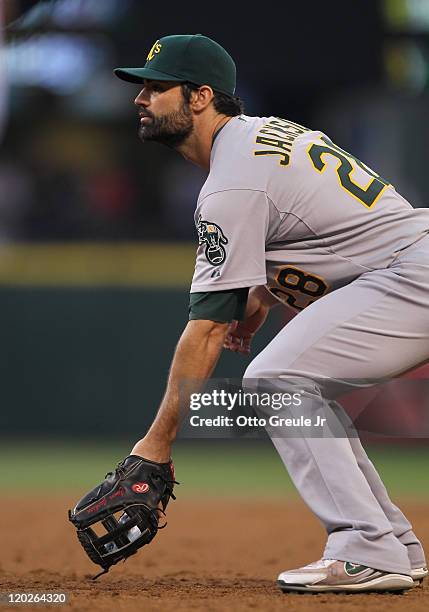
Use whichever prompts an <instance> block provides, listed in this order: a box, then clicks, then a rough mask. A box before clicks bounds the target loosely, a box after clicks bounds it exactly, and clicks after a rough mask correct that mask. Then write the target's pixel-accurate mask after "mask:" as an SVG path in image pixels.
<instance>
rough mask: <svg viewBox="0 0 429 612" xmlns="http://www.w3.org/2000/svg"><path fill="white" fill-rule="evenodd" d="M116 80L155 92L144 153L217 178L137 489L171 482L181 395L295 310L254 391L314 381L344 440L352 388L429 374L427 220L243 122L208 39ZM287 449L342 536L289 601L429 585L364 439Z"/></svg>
mask: <svg viewBox="0 0 429 612" xmlns="http://www.w3.org/2000/svg"><path fill="white" fill-rule="evenodd" d="M115 73H116V75H117V76H118V77H119V78H121V79H123V80H125V81H130V82H132V83H138V84H140V88H141V91H140V93H138V95H137V97H136V99H135V105H136V106H137V110H138V114H139V136H140V138H141V140H142V141H143V142H146V141H156V142H161V143H164V144H166V145H167V146H169V147H172V148H174V149H176V150H177V151H178V152H179V153H180V154H181V155H182V156H183V157H185V158H186V159H188V160H189V161H191V162H193V163H195V164H198V165H199V166H201V167H203V168H205V169H206V170H207V171H208V177H207V180H206V182H205V184H204V186H203V188H202V189H201V193H200V196H199V198H198V203H197V207H196V212H195V223H196V227H197V231H198V236H199V247H198V251H197V258H196V265H195V272H194V276H193V280H192V286H191V293H190V309H189V311H190V314H189V322H188V324H187V325H186V328H185V330H184V332H183V334H182V336H181V338H180V340H179V343H178V345H177V348H176V351H175V355H174V358H173V361H172V365H171V370H170V374H169V378H168V383H167V388H166V392H165V395H164V398H163V400H162V402H161V405H160V408H159V411H158V414H157V416H156V418H155V420H154V422H153V424H152V426H151V427H150V429H149V431H148V432H147V434H146V435H145V437H144V438H143V439H142V440H140V441H139V442H137V444H136V445H135V446H134V448H133V450H132V453H131V455H130V456H129V457H128V458H127V459H126V460H125V464H124V463H123V464H121V465H122V467H121V469H122V470H124V469H125V476H126V477H127V478H130V470H128V471H127V469H126V468H127V466H133V465H134V463H136V462H138V461H139V460H140V461H142V460H146V461H147V460H148V461H150V462H152V463H153V465H164V466H166V465H168V462H169V461H170V452H171V445H172V442H173V441H174V439H175V437H176V433H177V429H178V425H179V389H180V383H181V381H182V380H184V379H190V378H192V379H201V380H204V379H207V378H208V377H210V375H211V373H212V372H213V370H214V368H215V365H216V363H217V361H218V359H219V356H220V354H221V351H222V348H223V347H224V348H226V349H229V350H232V351H235V352H238V353H243V354H247V353H248V352H249V351H250V346H251V341H252V338H253V336H254V334H255V333H256V332H257V330H258V329H259V328H260V327H261V326H262V325H263V323H264V321H265V320H266V318H267V315H268V313H269V311H270V308H271V307H272V306H273V305H275V304H278V303H279V302H282V303H284V304H286V305H287V306H288V307H290V308H292V309H294V311H295V312H297V313H298V314H297V315H296V316H295V317H294V318H293V319H292V320H291V321H290V322H289V323H288V324H287V325H286V326H285V327H284V328H283V329H282V330H281V331H280V333H278V335H277V336H276V337H275V338H274V339H273V340H272V341H271V342H270V343H269V344H268V346H267V347H266V348H265V349H264V350H263V351H262V352H261V353H259V354H258V355H257V356H256V358H255V359H254V360H253V361H252V362H251V363H250V365H249V366H248V368H247V370H246V372H245V375H244V380H245V381H254V380H258V381H261V380H262V381H265V382H266V384H267V385H268V386H270V385H271V388H277V389H281V388H287V384H288V381H291V380H292V381H293V380H296V379H298V380H300V384H301V385H305V390H306V391H307V392H308V399H306V396H307V393H304V395H303V406H302V410H304V411H305V410H307V411H310V412H311V410H317V409H318V408H320V407H322V408H323V410H324V414H327V415H328V417H329V420H330V421H331V422H338V423H339V424H341V423H344V413H343V411H342V409H341V407H340V406H339V405H338V404H336V403H335V402H334V401H333V397H332V395H331V394H330V391H329V381H331V380H333V379H335V380H341V381H342V384H343V386H344V387H345V388H347V385H348V384H350V386H351V387H353V383H351V382H349V383H347V381H351V380H353V379H378V378H386V377H391V376H394V375H397V374H400V373H401V372H404V371H406V370H408V369H410V368H413V367H414V366H417V365H418V364H420V363H421V362H423V361H425V360H427V359H428V358H429V342H428V341H429V317H428V314H427V312H428V306H429V210H426V209H413V208H412V206H411V205H410V204H409V203H408V202H407V201H406V200H405V199H404V198H403V197H402V196H400V195H399V194H398V193H397V191H396V190H395V188H394V187H393V186H392V185H390V184H389V182H388V181H387V180H385V179H384V178H382V177H380V176H379V175H378V174H376V173H375V172H374V171H373V170H371V169H370V168H369V167H368V166H366V165H365V164H364V163H363V162H361V161H359V160H358V159H356V158H355V157H354V156H353V155H351V154H350V153H348V152H346V151H344V150H343V149H341V148H340V147H339V146H338V145H337V144H335V143H334V142H332V141H331V139H330V138H329V137H328V136H327V135H326V134H324V133H323V132H320V131H318V130H311V129H308V128H306V127H303V126H301V125H298V124H296V123H294V122H293V121H291V120H288V119H284V118H278V117H250V116H246V115H245V114H243V106H242V103H241V101H240V100H239V99H238V98H236V97H235V83H236V68H235V64H234V62H233V60H232V58H231V57H230V56H229V54H228V53H227V52H226V51H225V50H224V49H223V48H222V47H221V46H220V45H219V44H217V43H216V42H214V41H213V40H211V39H209V38H207V37H205V36H202V35H200V34H196V35H173V36H166V37H164V38H160V39H159V40H157V41H156V42H155V43H154V45H153V46H152V48H151V49H150V51H149V54H148V56H147V61H146V64H145V66H144V67H141V68H118V69H116V70H115ZM273 442H274V444H275V446H276V448H277V450H278V452H279V454H280V456H281V458H282V460H283V462H284V464H285V466H286V468H287V470H288V471H289V474H290V476H291V478H292V479H293V482H294V484H295V486H296V487H297V489H298V491H299V493H300V494H301V496H302V498H303V499H304V501H305V502H306V503H307V505H308V506H309V508H310V509H311V510H312V511H313V512H314V513H315V514H316V516H317V517H318V518H319V519H320V520H321V522H322V523H323V525H324V526H325V528H326V532H327V543H326V548H325V550H324V553H323V556H322V558H321V559H320V560H319V561H316V562H314V563H310V564H309V565H307V566H305V567H303V568H299V569H294V570H288V571H284V572H282V573H281V574H280V576H279V578H278V585H279V586H280V588H281V589H282V590H284V591H312V592H322V591H344V592H350V593H356V592H362V591H373V590H388V591H395V590H398V591H403V590H406V589H409V588H411V587H412V586H413V584H414V583H415V582H417V581H421V579H422V578H423V577H424V576H425V575H426V574H427V569H426V567H425V566H426V563H425V557H424V552H423V549H422V546H421V544H420V542H419V540H418V539H417V537H416V536H415V534H414V533H413V531H412V527H411V525H410V523H409V522H408V520H407V519H406V517H405V516H404V515H403V514H402V512H401V511H400V510H399V509H398V508H397V507H396V506H395V505H393V503H392V502H391V501H390V499H389V497H388V494H387V492H386V489H385V487H384V485H383V483H382V481H381V479H380V477H379V475H378V473H377V471H376V470H375V468H374V466H373V465H372V463H371V461H370V460H369V459H368V457H367V455H366V453H365V451H364V449H363V447H362V445H361V443H360V441H359V439H358V438H357V437H351V438H350V437H348V436H338V437H332V436H331V437H325V436H324V434H322V435H321V436H319V437H313V436H305V435H304V434H303V435H299V436H298V435H297V436H292V437H275V436H273ZM133 462H134V463H133ZM124 465H125V468H124ZM120 476H121V474H119V476H117V478H120ZM122 476H123V474H122ZM112 482H113V481H112ZM114 482H117V480H114ZM106 483H107V481H104V483H102V485H101V486H102V491H103V492H104V493H105V492H106V491H107V492H109V491H111V488H109V486H110V485H109V484H108V483H107V484H106ZM141 486H142V485H141ZM94 491H97V489H96V490H94ZM94 499H97V496H96V495H95V496H94V492H92V496H91V495H90V496H89V497H88V496H87V497H86V498H84V501H83V502H80V503H79V504H78V505H77V506H76V508H75V511H74V514H73V516H74V517H76V516H78V515H79V512H80V511H83V510H84V509H85V508H87V507H88V503H89V502H91V503H94ZM98 499H99V497H98ZM98 503H99V502H98ZM94 508H95V511H97V507H95V506H94V505H93V506H91V510H93V509H94ZM75 524H77V523H75ZM130 525H131V523H130ZM125 556H126V555H125Z"/></svg>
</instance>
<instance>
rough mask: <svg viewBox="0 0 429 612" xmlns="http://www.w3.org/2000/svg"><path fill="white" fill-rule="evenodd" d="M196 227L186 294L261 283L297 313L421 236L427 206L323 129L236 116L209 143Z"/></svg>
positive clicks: (426, 226) (427, 228) (427, 225)
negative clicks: (407, 196)
mask: <svg viewBox="0 0 429 612" xmlns="http://www.w3.org/2000/svg"><path fill="white" fill-rule="evenodd" d="M195 222H196V225H197V229H198V235H199V248H198V252H197V260H196V267H195V273H194V277H193V280H192V286H191V293H194V292H204V291H217V290H228V289H233V288H239V287H250V286H254V285H263V284H267V286H268V288H269V289H270V291H271V292H272V293H273V294H274V295H276V297H277V298H279V299H280V300H282V301H284V302H286V303H287V304H289V305H290V306H292V307H293V308H295V309H296V310H302V309H303V308H305V307H306V306H308V305H309V304H311V303H312V302H314V301H315V300H316V299H318V298H319V297H321V296H322V295H325V294H327V293H329V292H330V291H332V290H334V289H337V288H339V287H342V286H344V285H347V284H348V283H350V282H351V281H352V280H354V279H356V278H357V277H359V276H360V275H361V274H362V273H364V272H367V271H369V270H374V269H382V268H386V267H387V266H389V265H390V264H391V263H392V261H393V260H394V258H395V257H396V256H397V254H398V253H399V252H400V251H401V250H402V249H404V248H405V247H407V246H408V245H410V244H412V243H413V242H415V241H416V240H418V239H419V238H421V237H422V236H423V235H424V234H425V233H427V232H429V210H428V209H413V207H412V206H411V205H410V204H409V203H408V202H407V201H406V200H405V199H404V198H403V197H402V196H400V195H399V194H398V193H397V191H396V190H395V188H394V187H393V186H392V185H390V184H389V183H388V182H387V181H386V180H385V179H383V178H382V177H380V176H378V175H377V174H376V173H375V172H373V170H371V169H370V168H369V167H368V166H366V165H365V164H364V163H362V162H361V161H360V160H358V159H356V158H355V157H353V155H351V154H350V153H348V152H346V151H344V150H342V149H341V148H339V147H338V146H337V145H335V144H334V143H333V142H332V141H331V140H330V139H329V138H328V137H327V136H326V135H325V134H324V133H323V132H320V131H312V130H309V129H307V128H305V127H302V126H300V125H297V124H295V123H292V122H291V121H287V120H285V119H279V118H276V117H268V118H267V117H248V116H245V115H241V116H239V117H234V118H232V119H231V120H230V121H229V122H228V123H227V124H226V125H225V126H224V128H223V129H222V130H221V131H220V133H219V134H218V136H217V138H216V140H215V142H214V144H213V148H212V152H211V161H210V173H209V175H208V178H207V180H206V182H205V184H204V186H203V188H202V190H201V192H200V196H199V199H198V204H197V208H196V213H195Z"/></svg>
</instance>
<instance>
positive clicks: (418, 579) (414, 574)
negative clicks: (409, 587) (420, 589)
mask: <svg viewBox="0 0 429 612" xmlns="http://www.w3.org/2000/svg"><path fill="white" fill-rule="evenodd" d="M428 573H429V572H428V568H427V567H426V566H425V567H417V568H416V569H412V570H411V578H412V579H413V580H414V583H415V584H416V585H419V584H421V583H422V582H423V579H424V578H426V576H427V575H428Z"/></svg>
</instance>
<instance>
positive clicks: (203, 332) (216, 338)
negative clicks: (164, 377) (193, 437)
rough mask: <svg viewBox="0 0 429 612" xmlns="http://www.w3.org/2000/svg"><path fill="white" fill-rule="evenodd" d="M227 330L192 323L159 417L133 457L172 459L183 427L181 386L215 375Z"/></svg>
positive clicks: (218, 325) (220, 325) (206, 323)
mask: <svg viewBox="0 0 429 612" xmlns="http://www.w3.org/2000/svg"><path fill="white" fill-rule="evenodd" d="M227 330H228V323H216V322H214V321H206V320H194V321H189V323H188V324H187V326H186V328H185V330H184V332H183V334H182V336H181V338H180V340H179V343H178V345H177V348H176V352H175V354H174V357H173V361H172V364H171V369H170V374H169V377H168V383H167V388H166V392H165V395H164V398H163V400H162V402H161V405H160V407H159V410H158V414H157V416H156V418H155V420H154V422H153V424H152V426H151V428H150V429H149V431H148V433H147V434H146V436H145V437H144V438H143V439H142V440H140V441H139V442H137V444H136V445H135V446H134V448H133V450H132V454H133V455H140V456H142V457H145V458H146V459H150V460H151V461H157V462H159V463H163V462H166V461H168V460H169V459H170V452H171V444H172V442H173V441H174V439H175V438H176V434H177V430H178V428H179V424H180V423H179V421H180V419H179V416H180V415H179V412H180V386H181V383H182V382H183V381H184V380H189V379H197V380H202V381H204V380H205V379H207V378H208V377H209V376H210V375H211V374H212V372H213V370H214V368H215V366H216V363H217V361H218V359H219V355H220V353H221V350H222V346H223V344H224V341H225V336H226V333H227Z"/></svg>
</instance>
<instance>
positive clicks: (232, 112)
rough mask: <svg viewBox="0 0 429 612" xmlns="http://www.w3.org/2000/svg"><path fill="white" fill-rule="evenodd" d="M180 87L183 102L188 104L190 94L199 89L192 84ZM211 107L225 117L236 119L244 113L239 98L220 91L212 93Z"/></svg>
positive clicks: (242, 103) (184, 84) (242, 104)
mask: <svg viewBox="0 0 429 612" xmlns="http://www.w3.org/2000/svg"><path fill="white" fill-rule="evenodd" d="M181 87H182V94H183V97H184V99H185V102H190V101H191V94H192V92H193V91H197V90H198V89H199V86H198V85H194V83H181ZM213 106H214V107H215V110H216V111H217V112H218V113H220V114H222V115H226V116H227V117H236V116H237V115H242V114H243V113H244V102H243V100H241V98H239V97H238V96H230V95H229V94H225V93H221V92H220V91H214V98H213Z"/></svg>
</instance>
